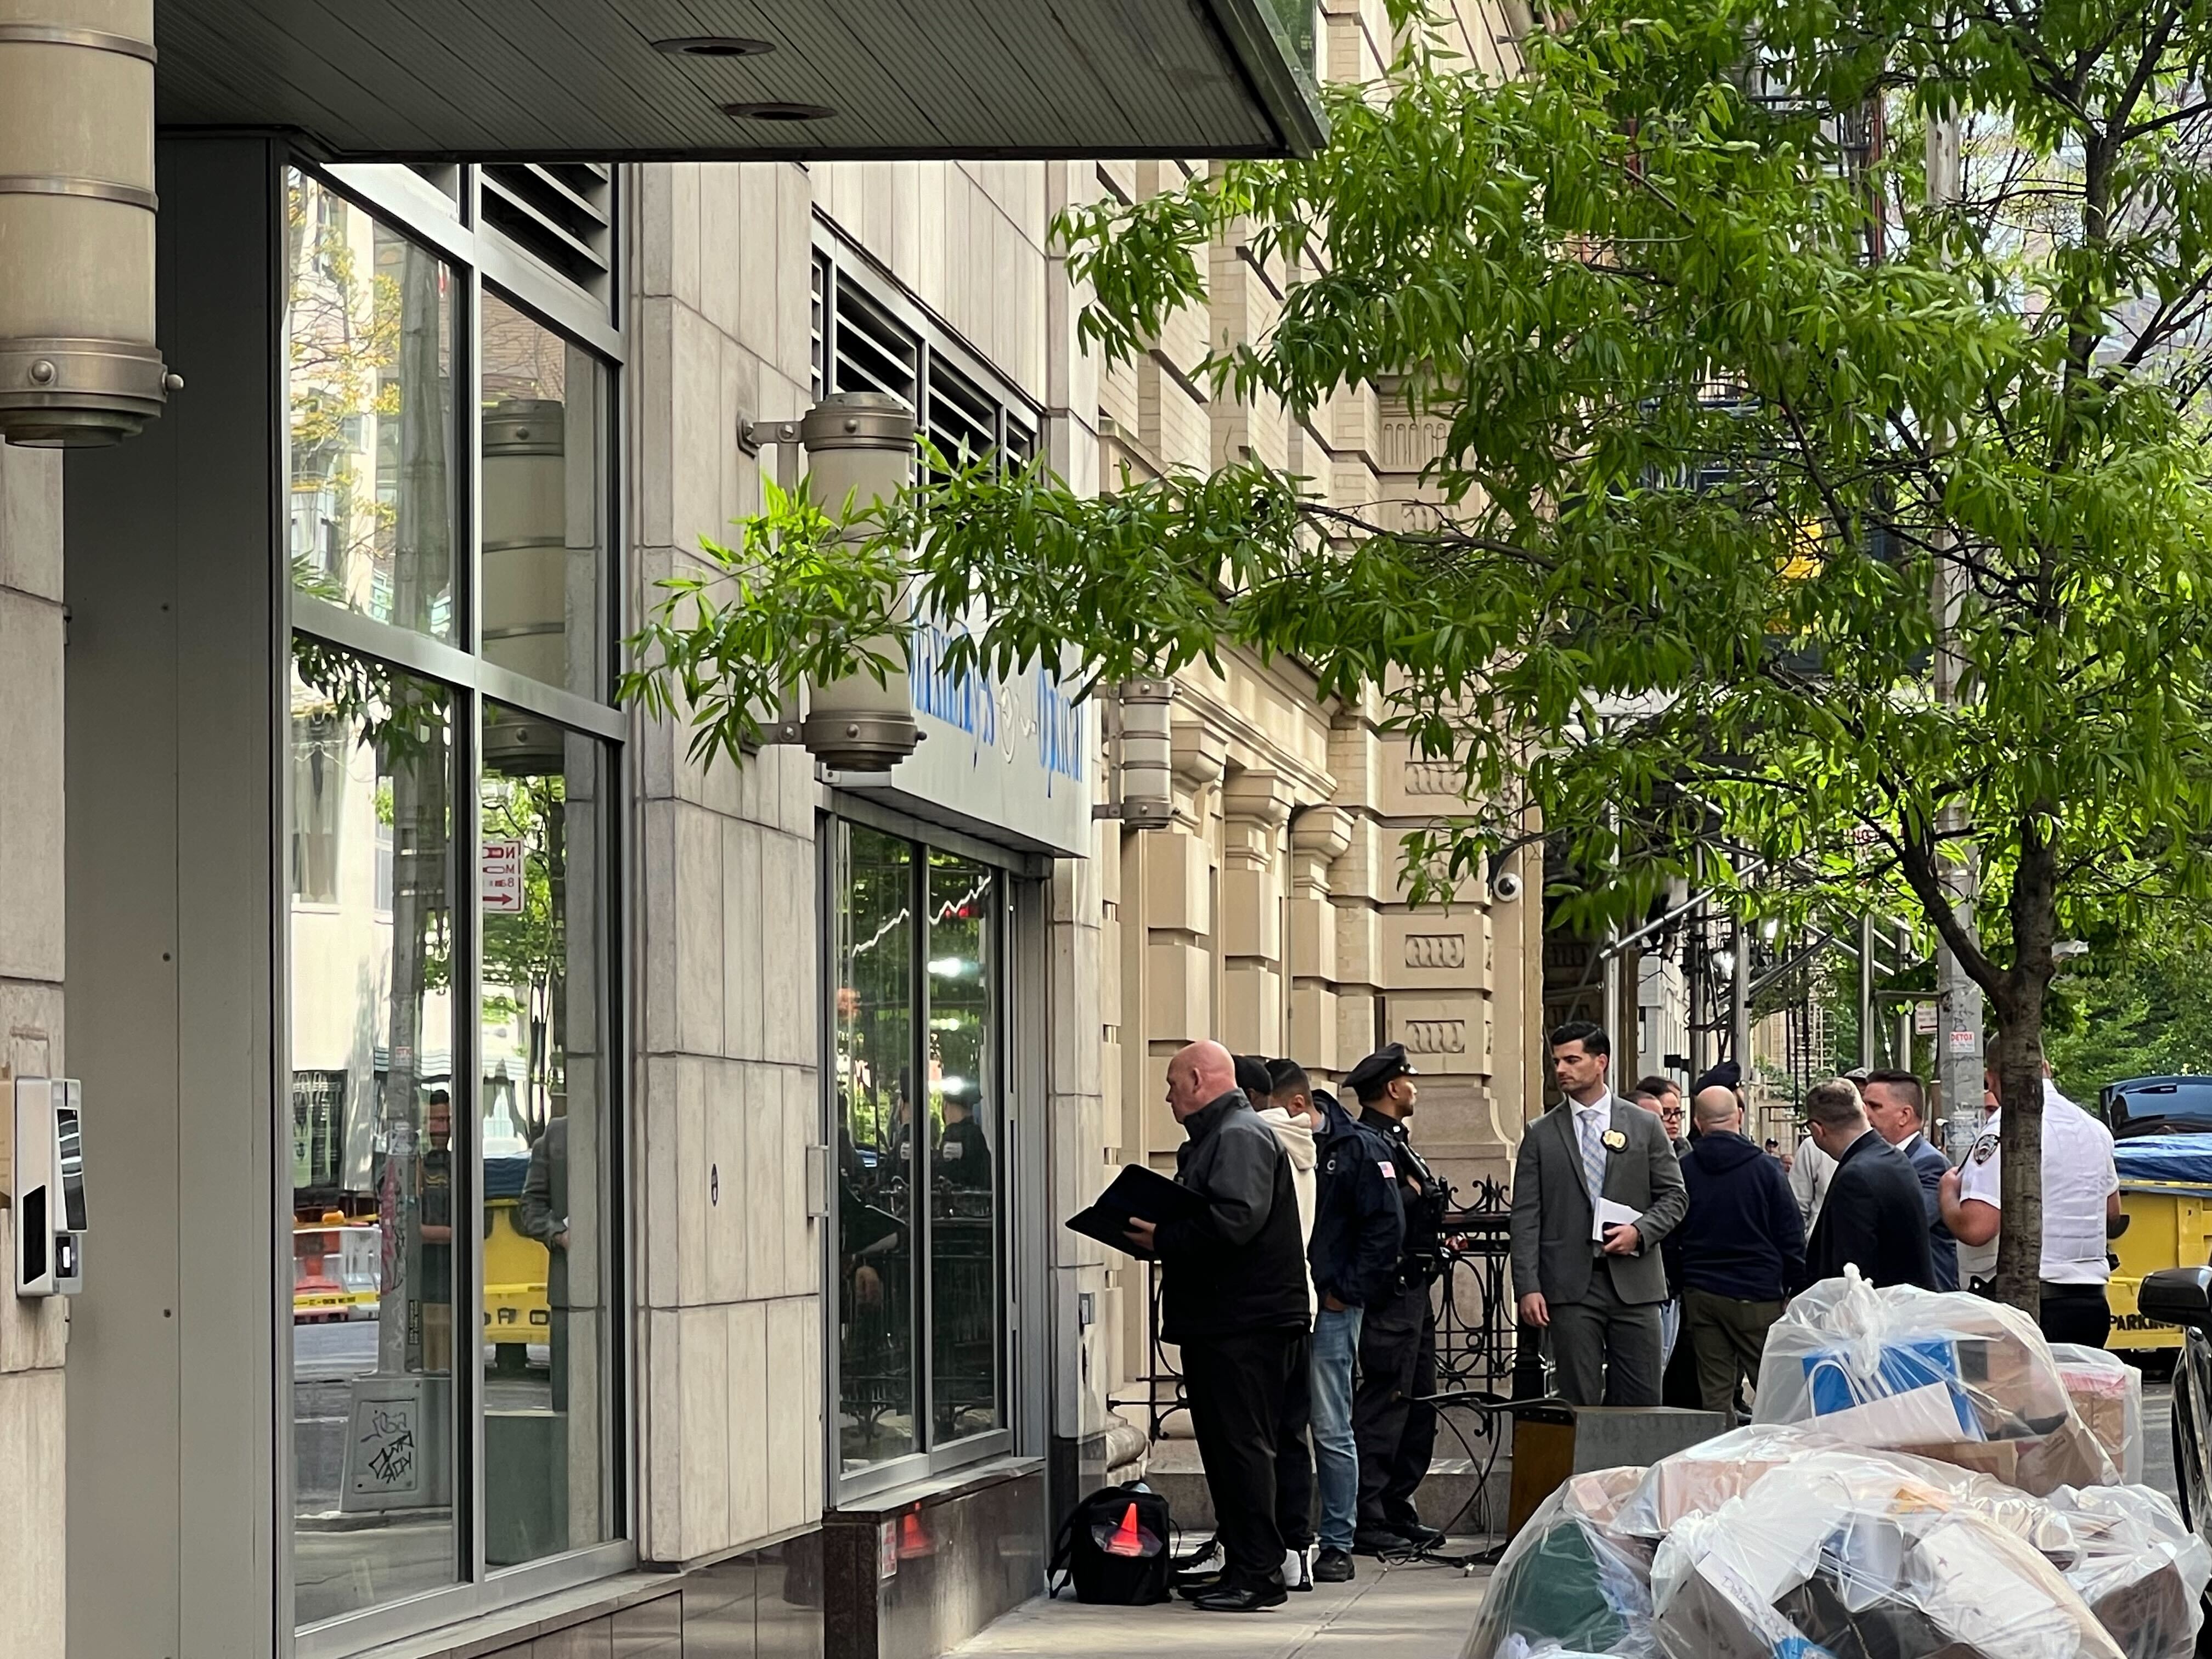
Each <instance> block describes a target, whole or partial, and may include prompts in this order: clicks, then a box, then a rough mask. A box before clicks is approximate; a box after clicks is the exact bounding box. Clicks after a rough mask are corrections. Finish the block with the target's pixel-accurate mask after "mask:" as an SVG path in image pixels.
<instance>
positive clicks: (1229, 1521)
mask: <svg viewBox="0 0 2212 1659" xmlns="http://www.w3.org/2000/svg"><path fill="white" fill-rule="evenodd" d="M1305 1351H1306V1339H1305V1333H1304V1331H1301V1330H1297V1329H1295V1328H1293V1329H1288V1330H1274V1331H1239V1332H1236V1333H1234V1334H1230V1335H1226V1336H1218V1337H1214V1338H1212V1339H1210V1340H1206V1341H1203V1342H1185V1343H1184V1344H1183V1345H1182V1378H1183V1386H1184V1388H1185V1389H1187V1390H1188V1393H1189V1395H1190V1425H1191V1428H1192V1430H1193V1431H1194V1432H1195V1433H1196V1435H1197V1436H1198V1456H1199V1461H1200V1462H1201V1463H1202V1464H1204V1465H1205V1467H1206V1487H1207V1489H1208V1490H1209V1491H1210V1492H1212V1494H1213V1522H1214V1530H1215V1533H1216V1534H1218V1537H1219V1538H1220V1540H1221V1548H1222V1553H1223V1554H1224V1555H1225V1556H1226V1557H1227V1558H1228V1559H1227V1564H1226V1565H1225V1568H1224V1569H1223V1571H1224V1576H1225V1578H1226V1579H1227V1580H1228V1581H1229V1582H1230V1583H1232V1584H1234V1585H1237V1586H1238V1587H1239V1588H1242V1587H1243V1586H1247V1585H1253V1584H1267V1583H1281V1582H1282V1577H1283V1556H1284V1553H1285V1550H1284V1545H1283V1534H1282V1532H1281V1529H1280V1528H1279V1527H1278V1525H1277V1523H1276V1520H1275V1504H1276V1490H1275V1454H1276V1449H1277V1444H1278V1439H1279V1435H1280V1433H1281V1428H1282V1413H1283V1401H1284V1397H1285V1395H1286V1394H1287V1393H1288V1391H1289V1389H1290V1382H1291V1364H1292V1363H1293V1362H1294V1361H1303V1359H1304V1355H1305Z"/></svg>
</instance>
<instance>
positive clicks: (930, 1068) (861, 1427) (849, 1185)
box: [830, 822, 1006, 1473]
mask: <svg viewBox="0 0 2212 1659" xmlns="http://www.w3.org/2000/svg"><path fill="white" fill-rule="evenodd" d="M833 833H834V836H835V837H836V839H835V841H834V842H833V845H834V847H835V848H836V869H835V872H834V881H835V888H834V890H835V892H836V898H837V909H836V935H835V939H834V943H833V954H832V957H831V963H830V971H831V973H832V974H833V975H834V978H833V980H832V981H831V983H832V1000H833V1007H832V1011H831V1034H832V1046H833V1053H832V1056H831V1066H832V1070H833V1073H834V1078H835V1087H836V1091H837V1092H836V1099H837V1114H836V1117H837V1132H838V1139H839V1157H840V1168H841V1170H842V1200H841V1202H840V1204H839V1206H838V1212H837V1221H838V1245H837V1250H838V1259H839V1263H840V1283H839V1314H840V1318H841V1321H842V1347H841V1351H840V1364H839V1385H840V1390H841V1397H840V1425H839V1434H840V1445H841V1449H842V1468H844V1470H845V1471H846V1472H848V1473H850V1472H852V1471H854V1470H856V1469H860V1468H866V1467H867V1466H870V1465H872V1464H878V1463H882V1462H886V1461H888V1460H890V1459H893V1458H896V1457H901V1456H905V1455H908V1454H911V1453H915V1452H925V1451H933V1450H935V1449H937V1448H939V1447H941V1446H945V1445H949V1444H951V1443H954V1442H956V1441H960V1440H965V1439H969V1438H970V1437H974V1436H977V1435H981V1434H986V1433H988V1432H990V1431H994V1430H997V1429H1001V1428H1003V1427H1005V1426H1006V1411H1005V1405H1004V1397H1003V1396H1004V1370H1003V1355H1004V1352H1005V1340H1004V1334H1003V1329H1002V1326H1001V1321H1000V1309H1001V1307H1002V1306H1003V1304H1004V1302H1005V1299H1006V1298H1005V1296H1004V1280H1005V1262H1004V1259H1003V1256H1002V1253H1001V1246H1000V1206H1001V1198H1000V1191H1001V1181H1002V1176H1003V1152H1002V1148H1003V1146H1004V1139H1003V1137H1004V1131H1005V1123H1006V1107H1005V1084H1004V1080H1003V1079H1004V1062H1003V1059H1002V1055H1001V1051H1000V1046H1001V1044H1002V1042H1003V1041H1004V1029H1005V1027H1004V1019H1003V1017H1002V1014H1001V1012H1000V1011H1001V1008H1002V1006H1003V1000H1004V998H1005V995H1006V989H1005V986H1004V984H1003V982H1002V977H1003V975H1002V969H1001V967H1000V949H1001V945H1000V939H1001V935H1000V915H999V910H1000V906H1001V904H1002V903H1003V902H1004V899H1003V885H1002V881H1001V878H1000V876H999V875H998V874H997V872H994V870H992V869H991V868H990V867H988V866H985V865H982V864H978V863H976V862H975V861H974V860H969V859H963V858H961V857H959V856H957V854H951V853H945V852H942V851H938V850H935V849H931V848H922V847H919V846H916V845H915V844H914V843H912V842H906V841H902V840H900V839H899V838H897V837H896V836H890V835H885V834H884V833H882V832H880V831H878V830H873V829H864V828H862V827H860V825H857V824H853V823H843V822H840V823H837V824H836V827H835V829H834V832H833ZM917 1080H918V1082H919V1086H918V1087H917V1086H916V1085H917ZM921 1356H926V1357H927V1363H926V1369H924V1370H923V1371H922V1375H921V1376H919V1377H917V1376H916V1375H915V1373H916V1370H917V1367H918V1365H921V1364H922V1361H921Z"/></svg>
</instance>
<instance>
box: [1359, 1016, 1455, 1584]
mask: <svg viewBox="0 0 2212 1659" xmlns="http://www.w3.org/2000/svg"><path fill="white" fill-rule="evenodd" d="M1416 1075H1417V1073H1415V1071H1414V1069H1413V1065H1412V1064H1411V1062H1409V1061H1408V1060H1407V1058H1406V1045H1405V1044H1404V1043H1402V1042H1392V1043H1386V1044H1385V1045H1384V1046H1383V1047H1382V1048H1378V1049H1376V1051H1375V1052H1374V1053H1373V1054H1370V1055H1368V1056H1367V1058H1366V1059H1364V1060H1361V1061H1360V1062H1359V1064H1358V1065H1357V1066H1353V1067H1352V1071H1351V1073H1350V1074H1349V1075H1347V1076H1346V1078H1345V1079H1344V1084H1345V1087H1346V1088H1347V1089H1349V1090H1351V1091H1352V1092H1353V1093H1354V1094H1356V1095H1358V1097H1359V1121H1360V1122H1362V1123H1364V1124H1365V1125H1366V1126H1367V1127H1369V1128H1370V1129H1372V1130H1374V1131H1375V1132H1376V1133H1378V1134H1379V1135H1381V1136H1382V1138H1383V1140H1384V1141H1385V1142H1387V1143H1388V1144H1389V1149H1390V1161H1391V1162H1392V1164H1395V1166H1396V1170H1397V1176H1398V1195H1399V1199H1400V1200H1401V1203H1402V1205H1403V1206H1404V1209H1405V1216H1406V1242H1405V1245H1404V1249H1403V1250H1402V1251H1401V1254H1400V1255H1399V1258H1398V1273H1397V1282H1396V1284H1395V1285H1394V1286H1392V1287H1391V1288H1389V1290H1386V1291H1383V1294H1381V1295H1380V1296H1377V1297H1375V1298H1374V1299H1373V1300H1372V1301H1370V1303H1369V1304H1367V1312H1366V1316H1365V1318H1364V1320H1363V1321H1362V1322H1361V1324H1360V1331H1359V1387H1358V1392H1357V1393H1356V1394H1355V1395H1353V1398H1352V1436H1353V1438H1354V1439H1355V1440H1357V1441H1358V1446H1359V1524H1358V1528H1357V1529H1356V1530H1355V1532H1354V1533H1353V1535H1352V1542H1353V1547H1354V1548H1355V1549H1358V1550H1359V1551H1360V1552H1362V1553H1365V1554H1370V1555H1384V1554H1398V1553H1403V1552H1405V1551H1407V1550H1412V1549H1426V1548H1431V1547H1434V1546H1436V1545H1437V1544H1440V1543H1442V1542H1443V1536H1444V1535H1443V1533H1441V1532H1439V1531H1437V1528H1434V1527H1431V1526H1425V1525H1424V1524H1423V1523H1422V1521H1421V1517H1420V1514H1419V1511H1418V1510H1416V1509H1415V1508H1414V1507H1413V1494H1414V1492H1416V1491H1418V1490H1419V1486H1420V1484H1421V1481H1422V1479H1423V1477H1425V1475H1426V1474H1428V1472H1429V1455H1430V1453H1431V1450H1432V1449H1434V1447H1435V1445H1436V1438H1437V1413H1436V1408H1435V1407H1433V1406H1431V1405H1429V1404H1428V1403H1427V1402H1426V1400H1425V1396H1427V1395H1432V1394H1434V1393H1435V1392H1436V1391H1437V1315H1436V1309H1435V1307H1434V1305H1433V1304H1431V1301H1430V1299H1429V1286H1430V1285H1431V1284H1432V1283H1433V1282H1434V1281H1435V1279H1436V1278H1437V1275H1438V1273H1441V1272H1442V1271H1443V1226H1444V1213H1445V1210H1446V1207H1447V1206H1449V1203H1450V1201H1451V1194H1450V1190H1449V1188H1447V1187H1446V1186H1445V1185H1444V1183H1443V1182H1442V1181H1441V1180H1439V1179H1438V1178H1437V1176H1436V1175H1435V1174H1434V1173H1433V1172H1432V1171H1431V1170H1430V1168H1429V1166H1428V1165H1427V1164H1425V1163H1424V1162H1423V1161H1422V1159H1421V1155H1420V1154H1419V1152H1415V1151H1414V1150H1413V1143H1412V1142H1411V1141H1410V1140H1409V1139H1407V1122H1408V1120H1410V1119H1411V1118H1412V1116H1413V1103H1414V1100H1415V1099H1416V1098H1417V1096H1418V1091H1417V1090H1416V1088H1415V1086H1414V1083H1413V1079H1414V1077H1415V1076H1416Z"/></svg>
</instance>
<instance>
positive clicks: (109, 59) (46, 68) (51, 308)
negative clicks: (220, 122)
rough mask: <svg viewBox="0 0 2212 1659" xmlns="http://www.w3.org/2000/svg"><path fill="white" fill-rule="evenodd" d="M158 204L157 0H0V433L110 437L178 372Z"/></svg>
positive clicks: (22, 437) (128, 427) (135, 419)
mask: <svg viewBox="0 0 2212 1659" xmlns="http://www.w3.org/2000/svg"><path fill="white" fill-rule="evenodd" d="M26 14H28V15H26ZM154 211H155V197H154V5H153V0H35V3H34V4H27V3H25V0H15V3H9V4H4V5H0V438H5V439H7V440H8V441H10V442H12V443H19V444H29V445H35V446H39V447H47V448H52V447H80V446H89V445H94V444H106V443H113V442H115V441H118V439H122V438H127V437H129V436H131V435H132V434H133V433H135V432H137V430H138V429H139V428H141V427H143V426H144V425H145V424H146V422H148V421H149V420H151V419H153V418H154V417H155V416H157V415H159V414H160V413H161V404H162V402H163V399H164V398H165V396H166V394H167V392H172V391H174V390H176V389H177V388H178V387H179V386H182V385H183V382H182V381H181V380H179V379H178V378H177V377H176V376H174V375H172V374H167V372H166V371H165V369H164V368H163V366H162V362H161V352H160V351H159V350H158V349H156V348H155V344H154Z"/></svg>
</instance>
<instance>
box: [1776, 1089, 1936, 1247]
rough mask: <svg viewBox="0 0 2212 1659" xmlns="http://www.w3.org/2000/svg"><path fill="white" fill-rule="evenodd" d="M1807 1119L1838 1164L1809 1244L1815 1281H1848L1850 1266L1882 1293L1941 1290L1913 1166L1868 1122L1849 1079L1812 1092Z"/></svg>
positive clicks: (1808, 1097)
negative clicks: (1898, 1288)
mask: <svg viewBox="0 0 2212 1659" xmlns="http://www.w3.org/2000/svg"><path fill="white" fill-rule="evenodd" d="M1805 1117H1806V1121H1807V1125H1808V1127H1809V1128H1810V1129H1811V1130H1812V1133H1813V1139H1814V1143H1815V1144H1816V1145H1817V1146H1819V1147H1820V1150H1821V1151H1822V1152H1826V1153H1827V1155H1828V1156H1829V1157H1831V1158H1834V1159H1835V1160H1836V1172H1835V1173H1834V1174H1833V1175H1832V1176H1829V1177H1828V1196H1827V1200H1826V1202H1825V1203H1823V1204H1822V1205H1821V1206H1820V1219H1819V1220H1818V1221H1816V1222H1814V1224H1813V1237H1811V1238H1810V1239H1808V1240H1807V1241H1806V1244H1805V1267H1806V1273H1807V1275H1808V1279H1810V1280H1811V1281H1812V1282H1813V1283H1815V1284H1817V1283H1818V1282H1819V1281H1820V1280H1821V1279H1838V1278H1841V1277H1842V1276H1843V1271H1844V1265H1845V1264H1846V1263H1852V1264H1856V1265H1857V1267H1858V1270H1859V1276H1860V1277H1861V1278H1863V1279H1865V1280H1866V1281H1867V1283H1869V1285H1874V1286H1875V1287H1876V1288H1877V1289H1880V1288H1881V1287H1884V1286H1887V1285H1919V1286H1920V1287H1921V1288H1922V1289H1923V1290H1927V1291H1932V1290H1934V1289H1935V1288H1936V1267H1935V1264H1934V1262H1933V1261H1932V1260H1931V1259H1930V1257H1929V1250H1928V1216H1927V1212H1926V1210H1925V1209H1924V1208H1923V1204H1922V1200H1921V1195H1920V1174H1919V1171H1917V1170H1915V1169H1914V1168H1913V1167H1912V1160H1911V1158H1907V1157H1905V1154H1904V1153H1903V1152H1899V1151H1898V1150H1897V1148H1896V1147H1894V1146H1891V1145H1890V1144H1889V1143H1888V1142H1887V1140H1884V1139H1882V1138H1881V1134H1880V1133H1877V1132H1876V1131H1875V1127H1874V1126H1873V1125H1872V1124H1871V1123H1869V1122H1868V1121H1867V1115H1866V1104H1865V1103H1864V1102H1863V1101H1862V1100H1861V1099H1860V1098H1859V1091H1858V1090H1857V1088H1856V1087H1854V1086H1853V1085H1851V1083H1850V1081H1849V1080H1848V1079H1844V1078H1839V1077H1838V1078H1831V1079H1828V1080H1827V1081H1826V1083H1816V1084H1814V1085H1813V1086H1812V1087H1811V1088H1810V1089H1808V1090H1807V1091H1805Z"/></svg>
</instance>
